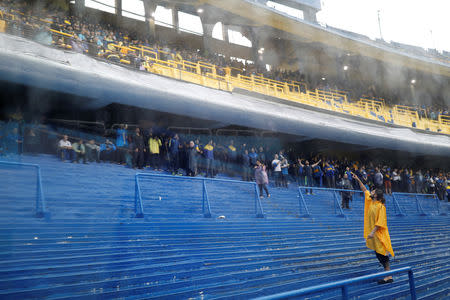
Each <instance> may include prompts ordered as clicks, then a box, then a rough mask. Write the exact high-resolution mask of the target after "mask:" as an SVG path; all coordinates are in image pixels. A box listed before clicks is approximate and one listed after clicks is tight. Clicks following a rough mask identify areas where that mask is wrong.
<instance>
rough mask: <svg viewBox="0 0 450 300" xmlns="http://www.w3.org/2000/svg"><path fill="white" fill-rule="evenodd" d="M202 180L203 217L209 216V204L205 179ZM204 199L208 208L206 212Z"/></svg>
mask: <svg viewBox="0 0 450 300" xmlns="http://www.w3.org/2000/svg"><path fill="white" fill-rule="evenodd" d="M202 182H203V203H202V209H203V216H204V217H205V218H211V207H210V206H209V199H208V191H207V190H206V180H205V179H203V180H202ZM205 201H206V205H207V208H208V211H207V212H205Z"/></svg>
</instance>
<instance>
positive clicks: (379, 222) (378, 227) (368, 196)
mask: <svg viewBox="0 0 450 300" xmlns="http://www.w3.org/2000/svg"><path fill="white" fill-rule="evenodd" d="M352 175H353V179H355V180H356V181H357V182H358V183H359V186H360V187H361V190H362V191H363V192H364V238H365V239H366V245H367V248H369V249H372V250H374V251H375V254H376V256H377V258H378V260H379V261H380V263H381V264H382V265H383V267H384V270H385V271H389V270H390V265H389V256H388V255H389V253H390V254H391V255H392V256H394V250H393V249H392V245H391V238H390V236H389V231H388V227H387V218H386V206H385V199H384V195H383V190H381V189H377V190H373V191H372V192H369V191H368V190H367V188H366V187H365V186H364V184H363V183H362V182H361V180H360V179H359V178H358V176H356V175H355V174H352ZM392 282H394V280H393V279H392V276H387V277H385V278H384V279H383V280H380V281H378V283H379V284H384V283H392Z"/></svg>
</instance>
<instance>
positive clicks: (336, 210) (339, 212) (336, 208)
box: [298, 186, 362, 218]
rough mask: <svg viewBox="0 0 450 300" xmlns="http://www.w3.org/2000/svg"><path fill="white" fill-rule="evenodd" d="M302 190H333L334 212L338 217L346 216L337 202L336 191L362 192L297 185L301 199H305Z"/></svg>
mask: <svg viewBox="0 0 450 300" xmlns="http://www.w3.org/2000/svg"><path fill="white" fill-rule="evenodd" d="M302 190H318V191H327V192H333V200H334V201H333V203H334V213H335V214H336V215H337V216H338V217H343V218H346V216H345V214H344V211H343V210H342V207H341V205H340V204H339V196H338V192H351V193H362V191H358V190H345V189H329V188H320V187H310V186H299V187H298V193H299V198H300V200H302V201H305V199H304V196H303V192H302ZM304 205H305V208H306V209H307V207H306V203H304ZM300 213H301V211H300ZM308 214H309V211H308Z"/></svg>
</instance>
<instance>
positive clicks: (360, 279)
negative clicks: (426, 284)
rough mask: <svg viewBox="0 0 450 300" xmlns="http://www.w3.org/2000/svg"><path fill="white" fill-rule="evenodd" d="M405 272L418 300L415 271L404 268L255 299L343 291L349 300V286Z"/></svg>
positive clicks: (343, 297) (345, 297)
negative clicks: (333, 290)
mask: <svg viewBox="0 0 450 300" xmlns="http://www.w3.org/2000/svg"><path fill="white" fill-rule="evenodd" d="M404 272H408V281H409V291H410V293H411V300H416V299H417V296H416V286H415V283H414V274H413V270H412V269H411V267H404V268H400V269H396V270H391V271H386V272H380V273H376V274H370V275H365V276H360V277H356V278H352V279H346V280H340V281H335V282H331V283H325V284H320V285H315V286H312V287H307V288H303V289H298V290H294V291H289V292H284V293H279V294H275V295H270V296H265V297H259V298H255V299H256V300H277V299H288V298H292V297H299V296H304V295H309V294H313V293H318V292H323V291H327V290H332V289H341V291H342V299H349V294H348V286H349V285H354V284H357V283H361V282H366V281H371V280H374V279H378V278H381V277H386V276H390V275H394V274H398V273H404Z"/></svg>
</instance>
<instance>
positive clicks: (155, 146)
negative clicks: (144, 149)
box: [148, 132, 162, 171]
mask: <svg viewBox="0 0 450 300" xmlns="http://www.w3.org/2000/svg"><path fill="white" fill-rule="evenodd" d="M161 145H162V143H161V140H160V138H159V137H157V136H155V135H153V133H152V132H150V138H149V139H148V148H149V150H150V151H149V153H150V159H151V162H152V165H151V166H152V167H153V168H154V169H155V170H157V171H161V163H160V157H159V147H161Z"/></svg>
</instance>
